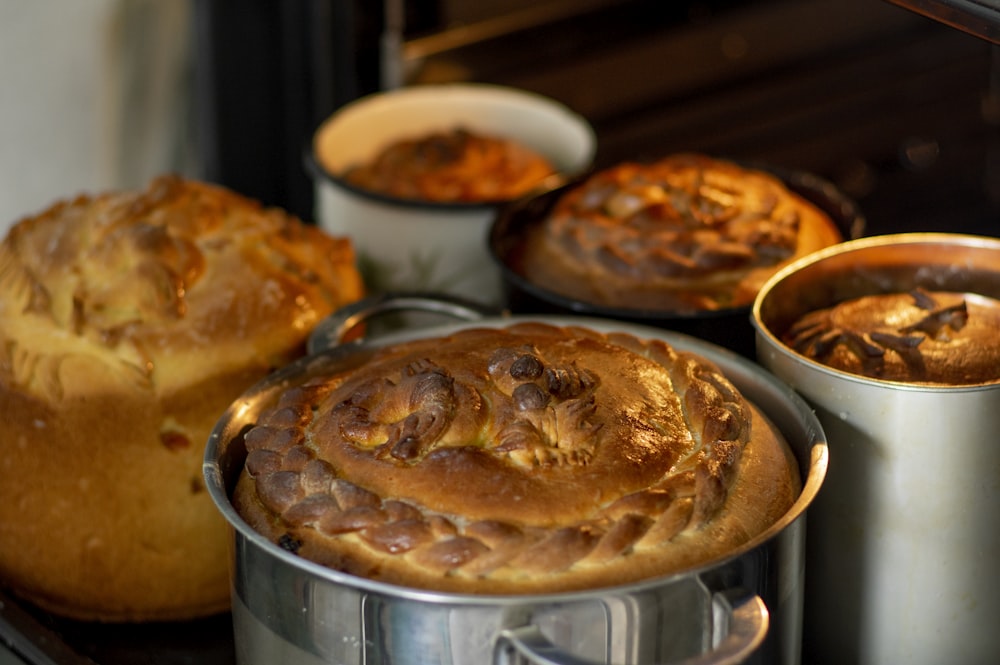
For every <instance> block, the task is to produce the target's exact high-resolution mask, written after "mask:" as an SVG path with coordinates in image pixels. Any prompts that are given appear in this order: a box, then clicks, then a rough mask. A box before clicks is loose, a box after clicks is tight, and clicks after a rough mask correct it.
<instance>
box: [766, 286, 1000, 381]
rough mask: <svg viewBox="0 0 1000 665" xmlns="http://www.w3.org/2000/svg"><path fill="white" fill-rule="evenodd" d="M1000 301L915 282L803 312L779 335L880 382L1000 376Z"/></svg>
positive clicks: (838, 366) (814, 354)
mask: <svg viewBox="0 0 1000 665" xmlns="http://www.w3.org/2000/svg"><path fill="white" fill-rule="evenodd" d="M998 330H1000V301H997V300H994V299H992V298H987V297H985V296H981V295H977V294H972V293H953V292H945V291H927V290H923V289H916V290H914V291H911V292H909V293H885V294H873V295H867V296H861V297H858V298H852V299H850V300H846V301H844V302H841V303H837V304H836V305H833V306H832V307H826V308H823V309H819V310H816V311H813V312H809V313H807V314H805V315H804V316H802V317H801V318H800V319H799V320H798V321H796V322H795V323H794V324H793V325H792V326H791V328H789V330H788V332H787V333H786V334H785V335H784V336H783V339H784V341H785V343H786V344H788V345H789V346H790V347H792V348H793V349H795V350H796V351H798V352H800V353H802V354H803V355H806V356H808V357H810V358H812V359H814V360H816V361H818V362H821V363H823V364H824V365H828V366H830V367H833V368H834V369H839V370H842V371H845V372H850V373H852V374H857V375H859V376H866V377H869V378H875V379H881V380H885V381H902V382H906V383H921V384H938V385H951V386H960V385H976V384H982V383H993V382H997V381H1000V336H998V335H997V331H998Z"/></svg>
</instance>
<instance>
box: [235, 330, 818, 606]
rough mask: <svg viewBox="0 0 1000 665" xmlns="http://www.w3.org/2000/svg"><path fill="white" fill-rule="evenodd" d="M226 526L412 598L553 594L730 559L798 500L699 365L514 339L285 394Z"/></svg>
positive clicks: (781, 444) (391, 363) (610, 343)
mask: <svg viewBox="0 0 1000 665" xmlns="http://www.w3.org/2000/svg"><path fill="white" fill-rule="evenodd" d="M245 440H246V445H247V450H248V457H247V462H246V465H245V468H244V470H243V474H242V475H241V477H240V479H239V482H238V484H237V487H236V490H235V492H234V495H233V504H234V507H235V508H236V510H237V512H238V513H239V514H240V515H241V516H242V517H243V518H244V519H245V520H246V521H247V523H248V524H249V525H251V526H252V527H253V528H255V529H256V530H258V531H260V532H262V533H263V534H265V535H266V536H267V537H268V538H269V539H271V540H272V541H273V542H275V543H278V544H279V545H281V546H282V547H285V548H287V549H290V550H292V551H294V552H297V553H298V554H299V555H301V556H303V557H304V558H307V559H310V560H313V561H316V562H319V563H321V564H324V565H327V566H330V567H333V568H336V569H338V570H342V571H346V572H349V573H352V574H355V575H359V576H362V577H368V578H372V579H376V580H380V581H385V582H391V583H395V584H401V585H404V586H409V587H417V588H425V589H432V590H440V591H455V592H469V593H519V594H523V593H546V592H555V591H565V590H571V589H584V588H596V587H601V586H609V585H616V584H623V583H627V582H632V581H637V580H640V579H645V578H649V577H653V576H658V575H666V574H670V573H674V572H678V571H680V570H682V569H684V568H686V567H690V566H693V565H695V564H697V563H706V562H708V561H712V560H715V559H718V558H720V557H722V556H725V555H727V554H729V553H731V552H733V550H734V548H737V547H739V546H740V545H742V544H744V543H746V542H748V541H749V540H751V539H752V538H754V537H755V536H757V535H759V534H760V533H761V532H763V531H764V530H766V529H767V528H768V527H769V526H771V525H772V524H773V523H774V522H775V521H777V520H778V519H779V518H780V517H781V516H782V515H783V514H784V513H785V512H786V511H787V510H788V508H789V507H790V506H791V504H792V503H793V502H794V500H795V498H796V497H797V496H798V493H799V491H800V489H801V480H800V476H799V470H798V467H797V465H796V463H795V461H794V458H793V457H792V455H791V453H790V451H789V449H788V447H787V444H786V442H785V441H784V439H783V438H782V436H781V434H780V433H779V432H777V431H776V430H775V429H774V428H773V426H772V425H771V424H770V423H769V422H768V421H767V420H766V419H765V418H764V416H763V415H762V414H761V413H760V411H759V410H758V409H757V408H756V407H754V406H753V405H751V404H750V403H749V402H747V401H746V399H745V398H744V397H743V396H742V395H741V394H740V393H739V392H738V391H737V390H736V389H735V388H734V387H733V386H732V384H730V383H729V381H728V380H726V378H725V377H724V376H723V375H722V374H721V372H719V370H718V369H717V368H716V367H715V366H714V365H713V364H711V363H710V362H708V361H707V360H705V359H703V358H701V357H699V356H695V355H693V354H688V353H678V352H676V351H675V350H674V349H673V348H672V347H670V346H669V345H667V344H665V343H663V342H661V341H656V340H650V341H642V340H639V339H638V338H636V337H633V336H631V335H626V334H610V335H605V334H602V333H598V332H595V331H592V330H589V329H585V328H578V327H572V328H562V327H556V326H550V325H547V324H542V323H520V324H515V325H512V326H509V327H507V328H502V329H494V328H488V329H480V328H473V329H468V330H464V331H461V332H458V333H456V334H453V335H450V336H448V337H446V338H436V339H434V338H432V339H427V340H421V341H415V342H409V343H404V344H402V345H399V346H394V347H390V348H388V349H386V350H383V351H381V352H380V353H379V354H378V355H376V356H375V357H374V358H372V359H370V360H369V361H367V362H366V363H365V365H364V366H363V367H362V368H361V369H360V370H358V371H357V372H348V373H345V374H343V375H333V376H330V377H322V378H320V379H316V380H314V381H311V382H310V383H309V384H307V385H305V386H303V387H297V388H294V389H292V390H289V391H288V392H286V393H285V394H284V396H283V397H282V398H281V400H280V402H279V403H278V404H276V405H275V406H274V407H273V408H272V409H269V410H268V411H266V412H265V414H264V415H263V416H262V417H261V418H260V420H259V422H258V423H257V425H256V427H255V428H254V429H252V430H251V431H250V432H249V433H248V434H247V435H246V437H245Z"/></svg>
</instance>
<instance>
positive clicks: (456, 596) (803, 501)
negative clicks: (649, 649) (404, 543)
mask: <svg viewBox="0 0 1000 665" xmlns="http://www.w3.org/2000/svg"><path fill="white" fill-rule="evenodd" d="M527 321H534V322H543V323H549V324H552V325H559V326H565V327H574V326H575V327H588V328H591V329H594V330H598V331H607V332H610V331H616V332H624V333H629V334H633V335H636V336H639V337H643V338H657V339H662V340H664V341H666V342H667V343H668V344H671V345H672V346H674V347H675V348H677V349H681V350H688V351H693V352H695V353H699V354H701V355H703V356H704V357H706V358H708V359H709V360H711V361H712V362H714V363H716V364H717V365H719V366H720V368H721V369H722V370H723V372H724V373H725V374H726V376H727V378H729V379H730V380H731V381H733V383H734V384H736V385H737V387H739V388H740V390H741V392H745V393H746V392H752V393H755V394H756V397H751V396H750V395H747V397H748V399H750V400H751V401H752V402H753V403H754V404H755V405H756V406H757V407H758V408H759V409H760V410H761V412H762V413H764V415H765V416H767V417H768V418H769V419H772V420H773V419H774V414H773V413H771V412H769V409H768V407H767V406H766V405H765V404H762V403H761V402H762V401H768V402H770V403H771V406H770V409H771V410H772V411H773V409H774V406H775V402H776V401H778V402H781V406H782V407H783V408H784V409H786V410H787V411H786V415H794V417H795V418H796V421H797V423H796V424H797V425H798V426H799V427H800V428H801V430H802V432H801V434H802V436H803V438H805V439H806V441H804V442H803V443H802V444H800V446H799V447H801V448H802V449H803V454H801V455H800V454H796V455H795V457H796V458H797V460H798V462H799V467H800V468H799V472H800V474H801V475H802V478H803V482H802V490H801V492H800V493H799V496H798V497H797V498H796V500H795V501H794V502H793V504H792V505H791V506H790V507H789V509H788V510H787V511H786V512H785V514H784V515H783V516H782V517H781V518H779V519H778V520H777V521H775V522H774V524H772V525H771V526H770V527H769V528H768V529H766V530H765V531H763V532H762V533H760V534H758V535H757V536H755V537H754V538H752V539H750V540H748V541H747V542H745V543H743V544H742V545H740V546H738V547H736V548H734V549H733V550H731V551H730V552H728V553H725V554H722V555H719V556H717V557H714V558H712V559H709V560H706V561H704V562H702V563H700V564H699V565H697V566H693V567H691V568H689V569H686V570H683V571H678V572H675V573H671V574H668V575H662V576H657V577H651V578H648V579H644V580H640V581H637V582H632V583H629V584H623V585H616V586H608V587H596V588H592V589H581V590H573V591H562V592H546V593H538V594H476V593H459V592H445V591H434V590H427V589H420V588H416V587H407V586H403V585H397V584H390V583H386V582H380V581H376V580H371V579H368V578H364V577H359V576H355V575H350V574H347V573H343V572H340V571H337V570H334V569H332V568H328V567H326V566H323V565H321V564H318V563H315V562H313V561H310V560H308V559H304V558H302V557H300V556H297V555H295V554H293V553H291V552H289V551H287V550H284V549H282V548H281V547H279V546H278V545H277V544H275V543H273V542H271V541H270V540H268V539H267V538H265V537H264V536H263V535H262V534H260V533H258V532H257V531H256V530H254V529H253V528H252V527H251V526H250V525H248V524H247V523H246V522H245V521H244V520H243V518H242V517H240V515H239V514H238V513H237V512H236V510H235V509H234V507H233V506H232V503H231V502H230V499H229V489H228V488H229V487H230V486H231V485H232V484H233V483H234V482H235V479H234V478H226V475H225V472H224V471H223V468H222V466H223V465H222V464H221V463H220V458H221V457H223V456H225V455H226V453H227V452H228V446H229V443H230V441H232V440H233V439H234V438H235V437H236V436H238V434H239V432H238V431H232V423H233V420H234V418H237V417H238V415H239V414H240V413H241V412H244V411H246V410H248V409H249V408H250V406H251V404H252V403H253V402H254V401H255V399H257V397H258V396H260V395H262V394H268V393H269V394H271V395H276V394H277V393H278V392H280V391H281V390H283V389H284V388H287V387H288V386H290V385H293V384H294V383H295V380H296V378H297V377H301V376H302V375H303V374H304V373H305V372H307V371H308V370H309V368H310V367H314V368H315V366H316V365H318V364H322V363H324V362H338V361H339V360H342V359H350V358H351V357H356V354H359V353H362V352H363V351H364V350H366V349H375V348H378V347H379V346H381V345H383V344H388V343H392V342H396V341H402V340H405V339H411V338H415V337H423V336H431V335H444V334H448V333H449V332H452V331H455V330H459V329H463V328H470V327H484V326H492V327H503V326H507V325H512V324H514V323H520V322H527ZM751 382H753V383H752V384H751ZM741 384H747V385H752V386H753V387H752V388H751V389H750V390H749V391H748V390H747V389H746V388H745V387H741ZM757 393H759V394H757ZM782 434H784V435H785V437H786V438H788V439H791V435H790V434H789V433H786V432H784V431H782ZM790 445H792V444H791V441H790ZM792 448H793V451H794V450H795V449H796V446H795V445H792ZM807 458H808V459H807ZM828 458H829V452H828V448H827V442H826V438H825V433H824V432H823V428H822V425H821V424H820V423H819V420H818V418H817V417H816V414H815V413H814V411H813V409H812V408H811V407H810V406H808V404H806V402H805V401H804V399H803V398H801V397H800V396H799V395H798V394H797V393H795V392H794V391H793V390H792V389H791V388H790V387H789V386H788V385H786V384H785V383H784V382H782V381H781V380H779V379H778V378H777V377H775V376H774V375H772V374H771V373H770V372H767V371H766V370H764V369H763V368H761V367H760V366H759V365H757V364H755V363H753V362H751V361H749V360H747V359H745V358H743V357H741V356H739V355H738V354H736V353H734V352H732V351H729V350H727V349H724V348H722V347H719V346H717V345H715V344H711V343H709V342H705V341H703V340H700V339H697V338H694V337H690V336H688V335H684V334H681V333H676V332H673V331H667V330H662V329H659V328H653V327H648V326H645V325H642V324H632V323H627V322H619V321H612V320H608V319H603V318H589V317H579V316H559V315H545V316H538V315H501V316H493V317H486V318H483V319H478V320H475V321H465V322H459V323H449V324H444V325H435V326H432V327H428V328H422V329H420V330H409V331H403V332H401V333H391V334H387V335H385V336H384V337H380V338H379V339H378V340H377V342H372V341H364V340H360V341H354V342H349V343H346V344H343V345H341V346H339V347H335V348H332V349H327V350H324V351H320V352H317V353H314V354H312V355H309V356H306V357H303V358H301V359H299V360H297V361H295V362H293V363H292V364H290V365H288V366H286V367H284V368H282V369H280V370H278V371H277V372H275V373H274V374H272V375H270V376H269V377H268V378H266V379H264V380H263V381H261V382H260V383H258V384H257V385H256V386H254V387H253V388H251V389H250V390H249V391H247V393H244V395H243V396H242V397H241V398H239V399H238V400H236V401H235V402H234V403H233V404H232V405H231V406H230V408H229V409H227V411H226V413H225V414H224V415H223V416H222V417H221V418H220V419H219V421H218V423H217V424H216V426H215V428H214V429H213V431H212V433H211V435H210V437H209V440H208V443H207V446H206V451H205V457H204V463H203V475H204V478H205V481H206V484H207V486H208V492H209V495H210V496H211V498H212V500H213V502H214V503H215V505H216V508H217V509H218V510H219V511H220V512H221V513H222V515H223V517H225V519H226V522H227V523H228V526H229V528H230V530H231V531H233V532H236V533H238V534H239V536H240V537H242V538H244V539H245V540H247V541H249V542H250V543H252V544H253V545H255V546H256V547H257V548H259V549H260V550H262V551H264V552H265V553H266V554H268V555H269V556H271V557H274V558H276V559H278V560H280V561H281V562H283V563H285V564H288V565H291V566H293V567H294V568H296V569H298V570H300V571H301V572H304V573H307V574H310V575H312V576H314V577H316V578H319V579H322V580H324V581H327V582H330V583H333V584H342V585H345V586H347V587H350V588H355V589H358V590H362V591H367V592H371V593H378V594H381V595H383V596H389V597H395V598H399V599H408V600H416V601H421V602H431V603H441V604H453V605H454V604H458V605H467V606H468V605H484V604H489V605H523V604H524V603H526V602H527V603H566V602H572V601H576V600H584V599H591V598H593V596H594V594H595V593H600V594H604V595H607V594H630V593H634V592H636V591H641V590H643V589H649V588H653V587H659V586H662V585H664V584H670V583H673V582H677V581H679V580H682V579H685V578H688V577H691V576H692V575H698V574H700V573H704V572H706V571H709V570H711V569H713V568H716V567H718V566H721V565H724V564H725V563H727V562H730V561H733V560H735V559H738V558H739V557H741V556H743V555H744V554H746V553H747V552H749V551H751V550H753V549H755V548H757V547H760V546H761V545H763V544H764V543H766V542H768V541H770V540H772V539H773V538H775V537H777V536H778V535H779V534H780V533H781V532H782V531H784V530H785V529H787V528H788V527H789V526H790V525H791V524H792V523H794V522H795V521H797V520H798V519H800V518H802V517H803V516H804V515H805V513H806V510H807V508H808V507H809V505H810V504H811V503H812V502H813V501H814V499H815V497H816V495H817V494H818V492H819V490H820V488H821V486H822V484H823V481H824V479H825V477H826V472H827V465H828ZM242 466H243V462H242V460H241V461H240V462H239V463H238V464H237V465H235V466H234V467H233V469H232V471H233V472H234V473H237V474H238V473H239V472H240V471H241V470H242ZM234 536H235V533H234Z"/></svg>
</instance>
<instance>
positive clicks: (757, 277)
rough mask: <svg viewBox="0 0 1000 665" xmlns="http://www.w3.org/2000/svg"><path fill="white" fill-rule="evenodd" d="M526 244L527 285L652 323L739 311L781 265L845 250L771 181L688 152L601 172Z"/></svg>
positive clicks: (559, 205)
mask: <svg viewBox="0 0 1000 665" xmlns="http://www.w3.org/2000/svg"><path fill="white" fill-rule="evenodd" d="M526 235H527V237H526V238H525V240H524V243H523V254H522V256H521V258H520V267H519V268H518V270H519V271H520V272H522V273H523V274H524V276H525V277H526V278H527V279H528V280H529V281H531V282H532V283H534V284H536V285H538V286H540V287H542V288H544V289H547V290H550V291H553V292H555V293H558V294H560V295H562V296H565V297H569V298H572V299H575V300H578V301H580V302H583V303H588V304H591V305H598V306H602V307H614V308H623V309H637V310H648V311H657V312H699V311H706V310H718V309H726V308H732V307H740V306H746V305H748V304H750V303H752V302H753V299H754V297H755V296H756V294H757V292H758V291H759V290H760V288H761V286H763V284H764V282H765V281H766V280H767V279H768V278H769V277H770V276H771V275H773V274H774V273H775V272H777V271H778V270H780V269H781V268H782V267H783V266H785V265H788V264H789V263H791V262H792V261H794V260H795V259H798V258H800V257H802V256H804V255H806V254H808V253H810V252H813V251H815V250H817V249H820V248H822V247H826V246H828V245H832V244H835V243H837V242H840V241H841V240H843V236H842V234H841V232H840V230H839V229H838V228H837V226H836V224H835V223H834V222H833V220H832V219H831V218H830V217H829V216H828V215H826V214H825V213H824V212H823V211H822V210H820V209H819V208H818V207H816V206H815V205H813V204H812V203H811V202H809V201H807V200H806V199H804V198H803V197H801V196H799V195H798V194H796V193H794V192H792V191H791V190H790V189H788V188H787V187H786V186H785V185H784V183H783V182H782V181H781V180H779V179H778V178H777V177H775V176H773V175H771V174H769V173H766V172H764V171H760V170H756V169H751V168H746V167H743V166H740V165H738V164H736V163H734V162H730V161H727V160H722V159H717V158H713V157H710V156H707V155H700V154H688V153H683V154H676V155H670V156H667V157H665V158H663V159H661V160H659V161H656V162H651V163H638V162H624V163H620V164H617V165H615V166H612V167H609V168H607V169H605V170H603V171H599V172H598V173H596V174H594V175H592V176H591V177H590V178H588V179H587V180H585V181H584V182H582V183H580V184H578V185H576V186H574V187H572V188H570V189H569V190H567V191H566V192H565V193H564V194H563V195H562V197H561V198H560V199H559V200H558V201H557V202H556V204H555V206H554V207H553V209H552V210H551V211H550V213H549V214H548V215H547V217H546V218H545V219H544V220H542V221H541V222H540V223H538V224H535V225H532V226H531V227H530V228H529V229H528V231H527V234H526Z"/></svg>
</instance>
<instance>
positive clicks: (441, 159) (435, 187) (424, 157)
mask: <svg viewBox="0 0 1000 665" xmlns="http://www.w3.org/2000/svg"><path fill="white" fill-rule="evenodd" d="M553 173H555V168H554V167H553V166H552V164H551V163H550V162H549V160H548V159H546V158H545V157H544V156H542V155H541V153H539V152H537V151H535V150H533V149H531V148H529V147H528V146H526V145H523V144H522V143H519V142H517V141H514V140H512V139H509V138H506V137H502V136H493V135H488V134H482V133H479V132H474V131H470V130H468V129H465V128H463V127H455V128H452V129H449V130H443V131H434V132H429V133H427V134H421V135H416V136H410V137H404V138H400V139H398V140H397V141H394V142H392V143H390V144H389V145H386V146H384V147H382V148H381V149H380V150H379V151H378V153H377V154H376V155H375V156H374V157H373V158H372V159H371V161H369V162H367V163H364V164H357V165H355V166H353V167H352V168H350V169H348V171H347V173H346V174H344V179H345V181H347V182H349V183H351V184H352V185H355V186H357V187H360V188H362V189H366V190H369V191H372V192H377V193H379V194H383V195H387V196H393V197H397V198H401V199H411V200H416V201H425V202H435V203H484V202H495V201H506V200H511V199H514V198H517V197H518V196H522V195H524V194H526V193H528V192H529V191H530V190H531V189H532V188H534V187H537V186H539V185H540V184H541V183H542V181H543V180H544V179H545V178H547V177H548V176H550V175H552V174H553Z"/></svg>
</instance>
